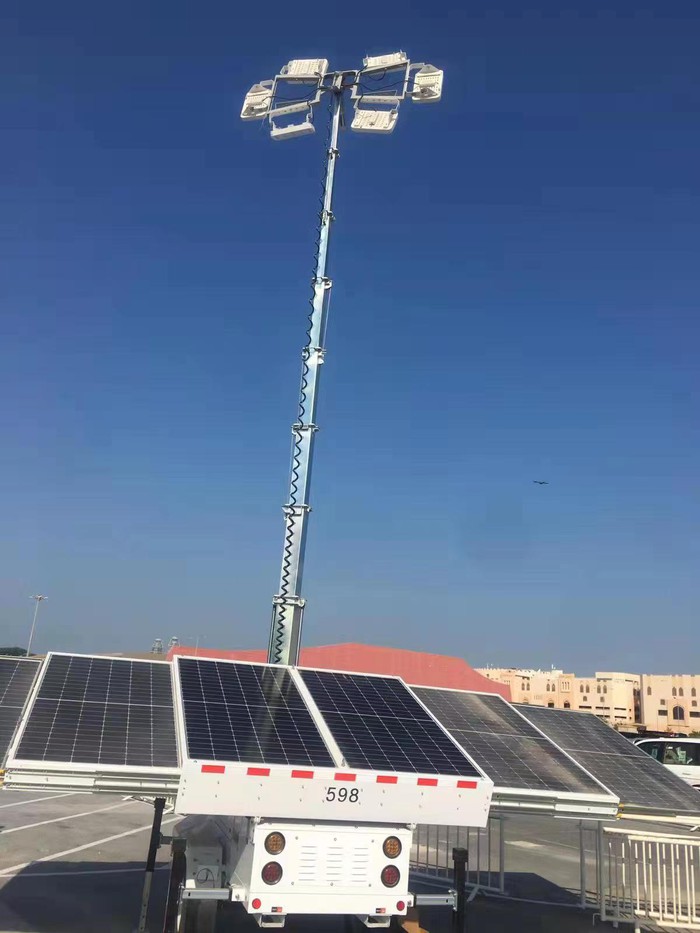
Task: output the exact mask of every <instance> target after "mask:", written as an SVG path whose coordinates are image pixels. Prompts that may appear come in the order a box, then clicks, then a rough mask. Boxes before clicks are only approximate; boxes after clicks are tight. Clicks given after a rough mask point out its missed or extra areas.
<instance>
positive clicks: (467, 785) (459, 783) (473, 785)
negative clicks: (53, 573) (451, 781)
mask: <svg viewBox="0 0 700 933" xmlns="http://www.w3.org/2000/svg"><path fill="white" fill-rule="evenodd" d="M457 787H464V788H466V789H467V790H474V789H475V788H476V787H478V784H477V782H476V781H457Z"/></svg>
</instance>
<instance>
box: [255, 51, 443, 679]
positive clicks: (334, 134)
mask: <svg viewBox="0 0 700 933" xmlns="http://www.w3.org/2000/svg"><path fill="white" fill-rule="evenodd" d="M442 83H443V72H442V71H441V70H440V69H438V68H435V67H434V66H433V65H426V64H413V63H411V61H410V60H409V59H408V56H407V55H406V54H405V52H393V53H391V54H390V55H377V56H371V57H368V58H365V59H364V60H363V67H362V68H360V69H356V70H351V71H329V70H328V60H327V59H325V58H314V59H297V60H294V61H291V62H289V63H288V64H287V65H285V67H284V68H283V69H282V70H281V71H280V73H279V74H278V75H277V76H276V77H275V78H273V79H272V80H271V81H261V82H260V83H259V84H255V85H253V87H252V88H251V89H250V91H249V92H248V94H247V95H246V98H245V101H244V103H243V109H242V111H241V118H242V119H243V120H265V121H266V122H267V123H268V124H269V127H270V135H271V137H272V138H273V139H278V140H283V139H293V138H296V137H297V136H305V135H307V134H309V133H313V132H314V129H315V128H314V122H313V118H314V112H315V110H316V108H317V107H318V105H319V104H320V103H321V101H322V99H323V98H324V97H326V98H329V126H328V146H327V153H326V162H325V177H324V183H323V197H322V207H321V211H320V214H319V225H318V231H317V240H316V259H315V262H316V268H315V271H314V277H313V279H312V282H311V287H312V296H311V298H310V300H309V301H310V305H311V312H310V314H309V326H308V329H307V342H306V346H305V347H304V349H303V350H302V354H301V361H302V362H301V388H300V392H299V412H298V416H297V420H296V421H295V422H294V424H293V425H292V464H291V476H290V484H289V500H288V502H287V504H286V505H285V506H284V521H285V529H284V544H283V549H282V570H281V573H280V586H279V592H278V593H277V594H276V595H275V596H274V597H273V600H272V602H273V609H272V626H271V630H270V645H269V649H268V661H269V662H270V663H271V664H296V663H297V662H298V659H299V645H300V640H301V627H302V621H303V614H304V605H305V600H304V598H303V597H302V595H301V585H302V576H303V571H304V552H305V548H306V534H307V526H308V520H309V512H310V511H311V507H310V505H309V494H310V487H311V466H312V460H313V452H314V436H315V434H316V431H317V430H318V426H317V425H316V408H317V404H318V390H319V378H320V374H321V366H322V364H323V361H324V357H325V352H326V351H325V336H326V321H327V316H328V307H329V303H330V295H331V288H332V284H333V283H332V282H331V280H330V279H329V278H328V275H327V266H328V245H329V240H330V231H331V225H332V222H333V210H332V206H333V182H334V179H335V166H336V162H337V160H338V155H339V151H338V134H339V131H340V127H341V125H344V119H343V116H344V102H345V99H346V97H347V96H348V94H349V95H350V98H351V100H352V102H353V106H354V115H353V118H352V122H351V123H350V128H351V129H353V130H356V131H357V132H360V133H391V132H392V131H393V129H394V127H395V126H396V121H397V119H398V113H399V106H400V104H401V103H402V102H403V101H404V100H406V99H409V100H413V101H414V102H415V103H429V102H436V101H438V100H440V97H441V95H442ZM290 91H291V92H292V93H293V94H294V96H292V97H290V96H287V95H289V93H290ZM300 114H301V115H303V119H302V120H301V121H300V119H299V115H300Z"/></svg>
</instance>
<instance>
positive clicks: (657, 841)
mask: <svg viewBox="0 0 700 933" xmlns="http://www.w3.org/2000/svg"><path fill="white" fill-rule="evenodd" d="M543 819H544V818H543ZM512 820H513V818H512V817H510V816H507V817H506V816H501V815H497V816H493V817H491V818H490V819H489V822H488V825H487V826H486V827H485V828H484V829H466V828H461V827H456V826H452V827H450V826H417V827H416V830H415V832H414V835H413V845H412V848H411V871H412V874H413V876H414V877H415V878H416V879H420V880H423V881H432V882H434V883H439V884H444V883H445V882H451V881H452V874H453V862H452V851H453V849H454V848H464V849H467V851H468V853H469V862H468V873H467V881H468V885H469V887H470V888H471V896H472V897H473V896H475V895H476V894H477V893H479V892H483V893H484V894H491V895H498V896H500V897H504V898H507V899H513V900H522V901H528V902H530V903H539V904H542V905H543V906H545V905H546V904H551V906H553V907H554V906H557V907H562V906H570V907H579V908H581V909H586V908H587V909H589V910H591V911H596V912H598V913H599V914H600V918H601V920H603V921H609V922H612V923H613V924H614V925H615V926H617V924H619V923H629V924H633V925H634V929H635V930H636V931H640V930H643V929H644V930H659V929H669V928H673V929H676V930H700V838H698V837H695V836H693V835H675V834H672V833H657V832H646V831H638V830H630V829H625V828H622V827H620V826H619V825H618V826H615V827H605V826H604V825H603V824H602V823H599V822H592V821H583V822H580V821H576V822H573V821H572V822H571V823H570V824H568V825H569V826H570V838H569V837H566V838H567V848H568V849H572V848H573V849H575V848H577V847H578V849H579V859H578V865H577V864H576V862H573V864H572V865H571V871H569V872H568V873H567V881H566V893H568V894H569V895H573V897H571V898H570V899H569V901H568V903H565V902H563V901H562V900H556V899H550V900H542V899H537V900H533V899H532V898H531V897H529V896H518V895H521V894H522V892H520V891H519V890H518V883H517V879H518V873H512V872H511V873H510V874H509V873H508V871H507V867H508V866H507V857H506V852H507V843H508V840H510V843H509V845H516V846H517V845H518V843H517V842H515V841H513V839H512V836H511V835H510V834H509V833H508V832H507V829H506V827H507V826H508V825H509V823H510V822H512ZM515 827H517V823H515V825H514V829H515ZM514 829H513V830H511V832H513V831H514ZM577 838H578V844H577V843H576V842H575V840H576V839H577ZM513 851H514V850H513ZM561 883H562V882H561V881H560V884H561ZM551 887H552V889H554V888H555V886H554V885H552V886H551ZM545 890H547V889H546V888H545ZM557 890H559V892H560V893H565V892H564V889H557ZM552 894H556V891H553V890H550V891H548V892H547V894H546V895H545V897H551V896H552ZM539 897H540V895H538V898H539Z"/></svg>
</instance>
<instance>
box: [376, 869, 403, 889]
mask: <svg viewBox="0 0 700 933" xmlns="http://www.w3.org/2000/svg"><path fill="white" fill-rule="evenodd" d="M381 879H382V884H383V885H384V886H385V887H387V888H395V887H396V885H397V884H398V883H399V881H400V880H401V872H400V871H399V870H398V868H397V867H396V865H387V866H386V868H383V869H382V874H381Z"/></svg>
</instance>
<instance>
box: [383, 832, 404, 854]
mask: <svg viewBox="0 0 700 933" xmlns="http://www.w3.org/2000/svg"><path fill="white" fill-rule="evenodd" d="M382 849H383V851H384V855H386V857H387V858H398V857H399V855H401V840H400V839H397V838H396V836H389V838H388V839H385V840H384V845H383V846H382Z"/></svg>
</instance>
